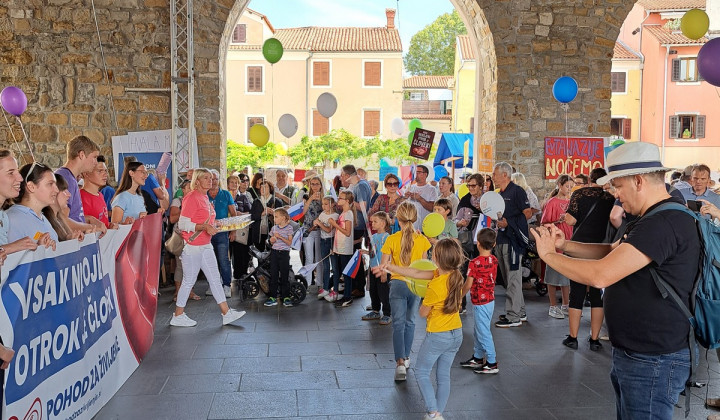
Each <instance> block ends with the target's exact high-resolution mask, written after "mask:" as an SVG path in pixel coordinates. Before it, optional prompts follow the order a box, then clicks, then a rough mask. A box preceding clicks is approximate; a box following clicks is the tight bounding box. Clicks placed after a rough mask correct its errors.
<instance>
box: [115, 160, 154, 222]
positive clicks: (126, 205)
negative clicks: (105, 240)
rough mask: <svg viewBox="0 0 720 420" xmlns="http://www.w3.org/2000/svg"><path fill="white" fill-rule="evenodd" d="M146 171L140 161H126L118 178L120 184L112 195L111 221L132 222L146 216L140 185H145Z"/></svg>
mask: <svg viewBox="0 0 720 420" xmlns="http://www.w3.org/2000/svg"><path fill="white" fill-rule="evenodd" d="M147 177H148V171H147V169H145V165H143V164H142V162H128V163H127V164H126V165H125V169H124V170H123V173H122V177H121V178H120V185H119V186H118V189H117V191H115V197H113V199H112V202H111V205H112V213H111V216H110V222H111V223H124V224H130V223H133V222H134V221H135V220H136V219H140V218H143V217H145V216H147V210H146V209H145V200H144V199H143V196H142V193H141V192H140V187H141V186H143V185H145V180H146V179H147Z"/></svg>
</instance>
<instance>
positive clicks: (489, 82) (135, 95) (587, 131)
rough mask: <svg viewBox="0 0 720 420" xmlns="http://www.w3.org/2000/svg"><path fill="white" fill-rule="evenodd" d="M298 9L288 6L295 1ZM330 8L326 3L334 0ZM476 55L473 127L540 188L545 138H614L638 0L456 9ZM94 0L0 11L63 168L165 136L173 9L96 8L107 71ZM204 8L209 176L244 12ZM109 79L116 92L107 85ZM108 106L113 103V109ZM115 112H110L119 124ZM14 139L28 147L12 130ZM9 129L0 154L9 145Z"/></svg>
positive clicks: (18, 69) (3, 54)
mask: <svg viewBox="0 0 720 420" xmlns="http://www.w3.org/2000/svg"><path fill="white" fill-rule="evenodd" d="M288 1H292V0H288ZM328 1H329V0H328ZM452 2H453V4H454V5H455V6H456V7H457V8H458V9H459V11H460V13H461V15H463V16H464V20H465V22H466V24H468V26H469V28H468V29H469V32H470V33H472V34H473V36H474V38H475V39H476V40H477V42H478V44H479V48H478V52H479V61H480V62H479V66H478V68H479V69H480V71H479V72H478V73H479V80H480V86H481V88H480V89H479V90H478V92H479V93H478V94H479V96H480V97H479V99H478V105H479V107H478V109H479V113H480V118H479V120H478V128H479V130H480V133H481V135H480V140H481V142H485V143H493V142H494V143H495V150H496V159H497V160H508V161H511V162H513V163H515V164H516V166H517V168H518V170H520V171H522V172H524V173H526V174H527V175H529V176H530V178H531V183H532V185H534V186H536V187H542V186H543V185H544V183H543V182H542V181H541V177H542V174H543V161H542V156H543V138H544V137H545V136H547V135H564V134H565V132H566V129H567V132H568V133H569V134H570V135H592V136H606V135H609V132H610V95H611V93H610V66H611V57H612V52H613V46H614V43H615V39H616V38H617V34H618V32H619V28H620V26H621V25H622V22H623V21H624V19H625V16H626V15H627V13H628V12H629V10H630V9H631V8H632V5H633V3H634V2H633V1H623V0H594V1H592V0H579V1H574V2H568V1H566V0H512V1H501V0H452ZM88 3H89V2H88V1H87V0H9V1H5V2H3V3H2V5H0V86H6V85H17V86H19V87H21V88H22V89H23V90H24V91H25V92H26V93H27V95H28V99H29V102H30V103H29V106H28V111H27V112H26V113H25V115H23V122H24V123H25V126H26V128H27V129H28V132H29V135H30V137H31V139H32V140H31V141H32V142H34V148H35V150H36V152H37V153H38V154H39V155H40V156H42V160H43V161H45V162H46V163H48V164H50V165H52V166H58V165H60V164H61V163H62V161H63V159H64V156H63V154H64V148H65V143H66V142H67V141H68V140H70V139H71V138H72V137H73V136H74V135H76V134H85V135H87V136H89V137H91V138H92V139H94V140H95V141H97V142H98V143H100V144H101V145H102V152H103V153H104V154H106V155H110V154H111V153H110V151H111V150H110V137H111V136H112V135H116V134H123V133H125V132H127V131H137V130H153V129H167V128H170V125H171V122H170V95H169V92H167V91H159V92H137V91H133V90H132V89H133V88H157V89H167V88H169V86H170V29H169V19H170V17H169V3H168V1H167V0H95V6H96V8H97V16H98V26H99V31H100V37H101V39H102V42H103V47H104V54H105V59H106V62H107V66H108V71H107V72H105V71H104V70H103V67H102V61H101V54H100V50H99V46H98V40H97V34H96V28H95V21H94V19H93V13H92V9H91V7H89V6H90V5H89V4H88ZM237 3H239V5H238V4H236V0H195V9H194V12H195V30H194V35H195V77H196V91H195V97H196V104H195V107H196V108H195V115H196V130H197V134H198V146H199V148H200V156H201V164H203V165H210V166H218V165H219V162H221V161H223V160H224V155H225V152H224V150H222V147H221V146H222V145H223V144H224V141H223V138H222V137H223V131H224V129H223V125H224V120H223V118H224V115H223V114H224V108H223V103H224V94H225V93H224V91H223V90H224V86H223V85H224V75H223V74H222V71H221V69H222V68H223V67H224V64H223V60H224V59H223V60H221V59H220V58H219V55H220V52H221V51H223V52H224V51H225V48H226V45H224V44H223V42H222V40H223V39H225V40H226V39H227V36H228V35H229V33H230V32H229V30H230V29H231V27H232V23H228V22H229V20H228V17H231V16H236V15H237V14H239V12H240V11H241V10H242V8H243V7H244V6H245V5H246V3H247V0H237ZM563 75H570V76H573V77H574V78H575V79H576V80H577V81H578V83H579V85H580V94H579V95H578V98H577V99H576V100H575V101H574V102H573V103H571V105H570V110H569V113H568V124H567V127H566V124H565V114H564V112H563V111H562V110H561V108H560V106H559V104H558V103H557V102H556V101H555V100H554V99H553V97H552V92H551V90H552V84H553V82H554V81H555V79H557V78H558V77H560V76H563ZM106 76H107V77H108V79H109V83H107V82H106V80H105V77H106ZM111 99H112V101H111ZM111 104H112V106H114V109H115V114H114V116H113V113H112V112H110V109H111ZM14 128H15V129H14V133H15V134H16V136H19V137H21V134H20V131H19V128H18V127H17V126H15V125H14ZM8 134H9V133H8V128H7V125H6V124H5V122H4V120H3V119H0V145H1V146H3V147H9V144H8V143H9V142H10V141H11V137H10V136H9V135H8Z"/></svg>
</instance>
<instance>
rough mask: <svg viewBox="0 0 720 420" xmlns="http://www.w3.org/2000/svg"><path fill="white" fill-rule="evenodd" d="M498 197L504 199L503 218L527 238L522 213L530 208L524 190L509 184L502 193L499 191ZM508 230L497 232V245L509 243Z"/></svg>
mask: <svg viewBox="0 0 720 420" xmlns="http://www.w3.org/2000/svg"><path fill="white" fill-rule="evenodd" d="M500 195H501V196H502V198H504V199H505V212H503V218H504V219H507V221H508V223H509V224H511V225H513V224H514V225H515V226H518V227H519V228H520V229H521V231H522V233H523V234H524V235H525V236H527V235H528V225H527V218H525V214H524V213H523V210H525V209H529V208H530V202H529V201H528V197H527V193H526V192H525V190H524V189H522V188H521V187H518V186H517V185H516V184H515V183H514V182H510V183H509V184H508V186H507V187H505V189H504V190H503V191H500ZM508 229H509V227H507V228H505V229H501V230H498V233H497V243H498V244H509V243H510V238H509V237H508Z"/></svg>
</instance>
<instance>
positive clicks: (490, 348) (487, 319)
mask: <svg viewBox="0 0 720 420" xmlns="http://www.w3.org/2000/svg"><path fill="white" fill-rule="evenodd" d="M494 310H495V301H492V302H490V303H486V304H484V305H473V315H474V316H475V345H474V346H473V356H474V357H475V358H477V359H482V358H483V356H487V357H486V358H485V360H486V361H487V362H488V363H495V362H496V360H495V342H493V337H492V332H490V324H491V322H492V316H493V311H494Z"/></svg>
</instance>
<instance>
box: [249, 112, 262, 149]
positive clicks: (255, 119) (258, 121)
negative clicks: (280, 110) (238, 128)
mask: <svg viewBox="0 0 720 420" xmlns="http://www.w3.org/2000/svg"><path fill="white" fill-rule="evenodd" d="M255 124H265V117H247V132H246V133H245V143H250V127H252V126H253V125H255Z"/></svg>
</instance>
